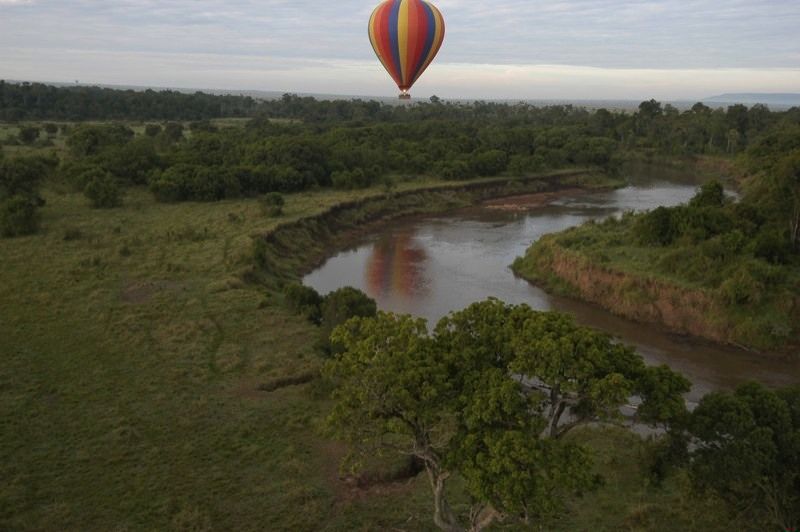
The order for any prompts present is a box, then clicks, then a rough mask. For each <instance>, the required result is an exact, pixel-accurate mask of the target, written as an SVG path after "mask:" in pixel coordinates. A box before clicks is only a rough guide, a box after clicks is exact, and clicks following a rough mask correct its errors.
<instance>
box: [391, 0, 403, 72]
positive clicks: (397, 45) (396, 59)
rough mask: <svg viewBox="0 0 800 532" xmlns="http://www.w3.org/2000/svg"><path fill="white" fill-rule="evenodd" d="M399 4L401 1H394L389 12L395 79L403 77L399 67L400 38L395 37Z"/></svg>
mask: <svg viewBox="0 0 800 532" xmlns="http://www.w3.org/2000/svg"><path fill="white" fill-rule="evenodd" d="M401 3H402V0H394V5H393V6H392V10H391V11H390V12H389V43H390V45H391V49H392V57H394V64H395V68H397V79H401V78H402V77H403V67H401V66H400V38H399V37H398V35H397V33H398V30H399V27H398V26H399V18H400V4H401Z"/></svg>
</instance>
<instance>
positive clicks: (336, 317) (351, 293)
mask: <svg viewBox="0 0 800 532" xmlns="http://www.w3.org/2000/svg"><path fill="white" fill-rule="evenodd" d="M377 310H378V307H377V305H376V304H375V301H374V300H373V299H372V298H370V297H369V296H368V295H367V294H365V293H364V292H362V291H361V290H357V289H355V288H352V287H349V286H346V287H344V288H340V289H338V290H334V291H333V292H331V293H330V294H328V295H327V296H325V298H324V299H323V300H322V303H321V304H320V316H321V326H322V330H321V331H320V332H321V341H322V344H321V347H322V348H323V350H325V351H326V352H329V351H331V350H333V351H336V350H337V349H338V346H336V345H332V344H331V342H330V336H331V332H332V331H333V329H335V328H336V327H338V326H339V325H341V324H343V323H344V322H346V321H347V320H349V319H350V318H353V317H356V316H359V317H362V318H369V317H372V316H375V313H376V312H377Z"/></svg>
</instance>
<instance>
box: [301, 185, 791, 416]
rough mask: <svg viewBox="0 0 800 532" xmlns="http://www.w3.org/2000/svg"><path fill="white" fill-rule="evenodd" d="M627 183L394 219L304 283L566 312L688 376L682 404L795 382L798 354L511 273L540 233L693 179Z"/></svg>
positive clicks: (408, 309)
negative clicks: (740, 345) (752, 385)
mask: <svg viewBox="0 0 800 532" xmlns="http://www.w3.org/2000/svg"><path fill="white" fill-rule="evenodd" d="M629 183H630V184H629V186H627V187H625V188H622V189H618V190H613V191H603V192H582V191H575V192H570V193H566V194H563V195H559V196H555V197H553V198H550V200H549V201H547V202H545V203H544V204H540V205H536V206H531V207H530V208H526V209H524V210H513V211H509V210H502V209H498V208H493V207H492V206H490V205H487V204H484V205H480V206H475V207H470V208H466V209H460V210H456V211H453V212H449V213H446V214H441V215H432V216H418V217H409V218H405V219H400V220H396V221H394V222H392V223H390V224H383V225H381V226H378V227H377V228H376V229H375V230H374V231H373V232H371V233H370V234H368V235H367V236H366V237H364V238H363V240H362V241H360V242H358V243H357V244H356V245H355V246H353V247H352V248H350V249H346V250H342V251H340V252H338V253H336V254H335V255H333V256H331V257H330V258H329V259H328V260H327V261H326V262H325V263H324V264H323V265H322V266H321V267H320V268H318V269H317V270H315V271H314V272H312V273H311V274H309V275H308V276H306V277H305V279H304V283H305V284H307V285H308V286H311V287H314V288H315V289H317V290H318V291H319V292H320V293H322V294H326V293H328V292H330V291H332V290H335V289H337V288H341V287H343V286H353V287H355V288H358V289H360V290H363V291H364V292H366V293H367V294H368V295H369V296H370V297H372V298H374V299H375V300H376V302H377V303H378V307H379V308H380V309H382V310H387V311H392V312H400V313H409V314H413V315H416V316H420V317H423V318H425V319H427V320H428V321H429V323H435V321H437V320H438V319H439V318H441V317H442V316H444V315H446V314H447V313H449V312H451V311H453V310H459V309H462V308H464V307H466V306H467V305H469V304H470V303H472V302H475V301H480V300H483V299H486V298H488V297H496V298H499V299H501V300H503V301H506V302H509V303H527V304H528V305H530V306H531V307H533V308H536V309H539V310H557V311H560V312H565V313H569V314H572V315H573V316H575V318H576V320H577V321H578V322H579V323H582V324H584V325H588V326H591V327H595V328H597V329H602V330H604V331H607V332H609V333H611V334H613V335H615V336H617V337H619V338H621V340H622V341H623V342H625V343H627V344H629V345H632V346H634V347H636V348H637V350H638V351H639V352H640V353H641V354H642V356H644V358H645V360H646V361H647V362H648V363H650V364H662V363H665V364H668V365H669V366H670V367H672V368H673V369H675V370H677V371H680V372H681V373H683V374H684V375H685V376H686V377H687V378H689V379H690V380H691V381H692V383H693V388H692V392H691V393H690V394H689V397H688V398H687V399H688V400H689V401H690V403H693V402H696V401H697V400H698V399H699V398H700V397H701V396H702V395H704V394H706V393H708V392H709V391H711V390H716V389H730V388H732V387H734V386H736V385H737V384H740V383H742V382H745V381H748V380H757V381H760V382H762V383H764V384H767V385H771V386H781V385H787V384H793V383H798V382H800V364H797V363H796V362H794V363H793V362H790V361H784V360H777V359H772V358H764V357H761V356H759V355H756V354H753V353H750V352H747V351H743V350H738V349H732V348H727V347H722V346H719V345H715V344H713V343H710V342H706V341H703V340H701V339H698V338H691V337H686V336H681V335H676V334H672V333H670V332H668V331H666V330H664V329H663V328H660V327H657V326H651V325H643V324H639V323H635V322H632V321H629V320H626V319H623V318H619V317H616V316H614V315H612V314H611V313H609V312H607V311H605V310H603V309H602V308H600V307H598V306H595V305H592V304H587V303H583V302H580V301H575V300H572V299H568V298H563V297H558V296H553V295H550V294H548V293H546V292H544V291H543V290H541V289H540V288H538V287H536V286H533V285H531V284H529V283H528V282H527V281H524V280H522V279H518V278H517V277H515V276H514V274H513V273H512V272H511V269H510V264H511V263H512V262H513V261H514V259H515V258H516V257H518V256H520V255H522V254H524V252H525V250H526V249H527V247H528V246H529V245H530V244H531V242H533V241H535V240H536V239H538V238H539V237H540V236H542V235H544V234H547V233H553V232H557V231H561V230H563V229H566V228H568V227H572V226H574V225H578V224H580V223H582V222H584V221H587V220H590V219H602V218H605V217H608V216H612V215H619V214H620V213H622V212H625V211H628V210H643V209H652V208H655V207H658V206H660V205H664V206H671V205H677V204H680V203H685V202H686V201H688V200H689V199H690V198H691V197H692V196H693V195H694V193H695V190H696V187H697V183H696V182H695V181H694V180H693V179H691V178H689V177H685V176H679V175H670V176H669V177H668V178H664V177H663V176H662V177H654V176H653V175H652V173H649V172H644V171H641V172H639V173H635V174H632V177H631V178H630V179H629Z"/></svg>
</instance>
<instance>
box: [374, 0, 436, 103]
mask: <svg viewBox="0 0 800 532" xmlns="http://www.w3.org/2000/svg"><path fill="white" fill-rule="evenodd" d="M369 40H370V41H371V42H372V48H373V49H374V50H375V53H376V54H377V55H378V59H380V60H381V63H383V66H384V67H385V68H386V70H387V71H388V72H389V74H390V75H391V76H392V78H393V79H394V82H395V83H397V86H398V87H399V88H400V90H401V91H403V92H404V93H405V92H406V91H408V89H410V88H411V86H412V85H414V82H416V81H417V79H419V77H420V76H421V75H422V73H423V72H425V69H426V68H428V65H430V64H431V62H432V61H433V58H434V57H436V54H437V53H438V52H439V48H441V46H442V42H444V18H443V17H442V14H441V13H440V12H439V10H438V9H436V7H435V6H434V5H433V4H431V3H430V2H426V1H424V0H387V1H386V2H383V3H382V4H381V5H379V6H378V7H376V8H375V11H373V12H372V16H371V17H370V19H369Z"/></svg>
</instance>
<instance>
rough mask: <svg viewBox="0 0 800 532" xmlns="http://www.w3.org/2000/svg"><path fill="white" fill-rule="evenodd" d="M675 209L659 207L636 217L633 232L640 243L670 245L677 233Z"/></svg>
mask: <svg viewBox="0 0 800 532" xmlns="http://www.w3.org/2000/svg"><path fill="white" fill-rule="evenodd" d="M674 214H675V211H673V210H672V209H668V208H666V207H659V208H657V209H655V210H653V211H650V212H648V213H647V214H644V215H642V216H641V217H639V218H637V220H636V224H635V225H634V233H635V234H636V237H637V238H638V240H639V241H640V242H641V243H642V244H655V245H659V246H668V245H670V244H671V243H672V242H673V241H674V240H675V239H676V238H677V237H678V235H679V232H678V227H677V224H676V221H675V216H674Z"/></svg>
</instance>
